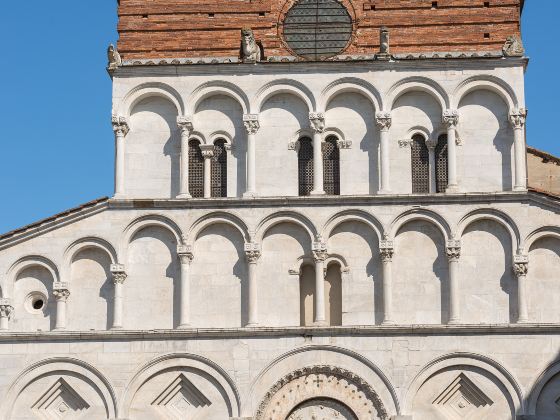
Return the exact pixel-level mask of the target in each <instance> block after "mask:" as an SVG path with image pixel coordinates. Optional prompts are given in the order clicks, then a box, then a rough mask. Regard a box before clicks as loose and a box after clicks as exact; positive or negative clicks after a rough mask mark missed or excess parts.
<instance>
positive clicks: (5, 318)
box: [0, 298, 14, 331]
mask: <svg viewBox="0 0 560 420" xmlns="http://www.w3.org/2000/svg"><path fill="white" fill-rule="evenodd" d="M13 313H14V307H13V306H12V302H11V301H10V299H6V298H3V299H0V331H8V330H9V329H10V328H9V322H10V318H11V317H12V314H13Z"/></svg>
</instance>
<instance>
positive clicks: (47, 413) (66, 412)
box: [32, 378, 90, 420]
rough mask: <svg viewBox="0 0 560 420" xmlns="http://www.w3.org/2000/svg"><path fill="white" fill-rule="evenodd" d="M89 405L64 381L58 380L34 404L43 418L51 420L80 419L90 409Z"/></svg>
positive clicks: (34, 408)
mask: <svg viewBox="0 0 560 420" xmlns="http://www.w3.org/2000/svg"><path fill="white" fill-rule="evenodd" d="M89 407H90V406H89V404H88V403H87V402H86V401H85V400H84V399H83V398H82V397H81V396H80V395H79V394H78V392H76V391H75V390H74V388H72V387H71V386H70V385H69V384H68V382H66V381H65V380H64V379H62V378H60V379H58V380H57V381H56V382H55V383H54V384H53V385H52V386H51V387H50V388H49V389H48V390H47V391H46V392H45V393H44V394H43V395H42V396H41V397H40V398H39V399H38V400H37V401H36V402H35V404H33V407H32V408H33V411H35V412H36V413H37V414H38V415H40V416H41V417H42V418H45V419H49V420H51V419H52V420H58V419H78V418H80V417H82V415H84V414H85V413H86V412H87V410H88V409H89Z"/></svg>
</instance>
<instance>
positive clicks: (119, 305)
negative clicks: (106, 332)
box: [111, 264, 127, 330]
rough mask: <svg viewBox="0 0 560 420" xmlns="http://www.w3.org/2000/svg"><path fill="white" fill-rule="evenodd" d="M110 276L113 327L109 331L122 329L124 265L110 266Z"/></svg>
mask: <svg viewBox="0 0 560 420" xmlns="http://www.w3.org/2000/svg"><path fill="white" fill-rule="evenodd" d="M111 274H112V275H113V284H114V285H115V289H114V296H113V326H112V327H111V329H113V330H118V329H120V328H122V327H123V288H124V281H125V280H126V277H127V275H126V272H125V270H124V265H122V264H111Z"/></svg>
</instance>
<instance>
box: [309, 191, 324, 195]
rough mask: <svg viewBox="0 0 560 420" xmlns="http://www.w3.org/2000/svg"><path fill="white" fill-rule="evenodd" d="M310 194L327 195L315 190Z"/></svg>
mask: <svg viewBox="0 0 560 420" xmlns="http://www.w3.org/2000/svg"><path fill="white" fill-rule="evenodd" d="M309 194H310V195H325V194H326V193H325V191H315V190H313V191H311V192H310V193H309Z"/></svg>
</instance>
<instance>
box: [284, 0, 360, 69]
mask: <svg viewBox="0 0 560 420" xmlns="http://www.w3.org/2000/svg"><path fill="white" fill-rule="evenodd" d="M283 32H284V39H285V41H286V43H287V44H288V46H289V47H290V48H291V49H292V51H293V52H295V53H296V54H297V55H299V56H300V57H304V58H307V59H309V60H322V59H325V58H329V57H334V56H335V55H337V54H339V53H340V52H342V51H343V50H344V49H345V48H346V46H347V45H348V42H350V38H351V37H352V18H351V17H350V14H349V13H348V10H346V8H345V7H344V6H343V5H342V4H340V3H339V2H338V1H337V0H298V1H297V2H296V3H295V4H294V5H293V6H292V8H291V9H290V10H288V13H287V14H286V17H285V19H284V22H283Z"/></svg>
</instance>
